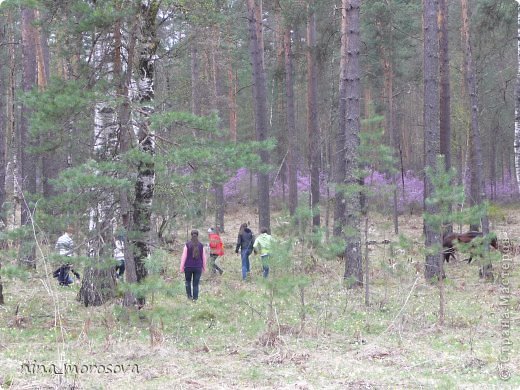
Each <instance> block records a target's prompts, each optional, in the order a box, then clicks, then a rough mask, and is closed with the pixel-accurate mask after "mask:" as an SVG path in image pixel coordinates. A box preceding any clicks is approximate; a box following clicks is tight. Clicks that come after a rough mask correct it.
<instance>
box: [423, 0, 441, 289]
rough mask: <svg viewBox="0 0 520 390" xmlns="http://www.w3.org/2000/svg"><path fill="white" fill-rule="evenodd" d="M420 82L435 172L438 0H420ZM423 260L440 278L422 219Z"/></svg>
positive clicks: (436, 240) (428, 186)
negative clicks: (421, 72) (421, 69)
mask: <svg viewBox="0 0 520 390" xmlns="http://www.w3.org/2000/svg"><path fill="white" fill-rule="evenodd" d="M423 33H424V52H423V81H424V110H423V122H424V159H425V160H424V165H425V168H429V169H431V170H432V172H435V171H436V166H437V155H438V154H439V152H440V129H439V126H440V125H439V60H438V58H439V57H438V56H439V38H438V26H437V1H436V0H424V3H423ZM433 190H434V188H433V183H432V181H431V179H430V178H429V177H428V176H426V177H425V179H424V199H425V200H426V199H427V198H429V197H431V195H432V194H433ZM424 210H425V212H426V213H428V214H430V215H433V214H436V213H437V211H438V208H437V207H436V206H435V205H432V204H430V203H426V202H425V204H424ZM424 234H425V247H426V259H425V263H426V264H425V265H426V266H425V270H424V277H425V278H426V280H431V279H432V278H433V277H434V276H437V277H439V278H440V277H441V273H442V271H441V269H440V267H439V265H440V264H442V263H440V261H439V259H440V258H441V255H440V253H434V252H435V250H434V248H435V246H436V245H438V244H440V241H441V240H440V232H439V231H438V230H437V229H436V228H435V227H433V226H431V225H430V224H428V223H427V222H426V220H425V222H424Z"/></svg>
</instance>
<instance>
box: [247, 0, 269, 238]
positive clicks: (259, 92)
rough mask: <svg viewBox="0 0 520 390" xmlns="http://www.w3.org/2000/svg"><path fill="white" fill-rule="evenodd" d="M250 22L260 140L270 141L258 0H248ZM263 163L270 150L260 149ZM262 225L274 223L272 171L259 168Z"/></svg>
mask: <svg viewBox="0 0 520 390" xmlns="http://www.w3.org/2000/svg"><path fill="white" fill-rule="evenodd" d="M247 10H248V23H249V50H250V55H251V62H252V68H253V82H254V88H253V102H254V106H255V129H256V140H257V141H260V142H262V141H266V140H267V138H268V135H269V122H268V115H267V114H268V112H267V84H266V78H265V69H264V55H263V49H264V44H263V38H262V27H261V23H262V20H261V19H259V18H258V17H259V15H261V12H260V10H261V5H259V4H256V3H255V0H247ZM258 154H259V156H260V160H261V161H262V164H265V165H267V164H269V152H268V151H267V150H266V149H263V148H262V149H260V151H259V152H258ZM257 177H258V225H259V226H260V227H264V228H266V229H269V228H270V226H271V210H270V205H269V203H270V201H269V173H265V172H258V174H257Z"/></svg>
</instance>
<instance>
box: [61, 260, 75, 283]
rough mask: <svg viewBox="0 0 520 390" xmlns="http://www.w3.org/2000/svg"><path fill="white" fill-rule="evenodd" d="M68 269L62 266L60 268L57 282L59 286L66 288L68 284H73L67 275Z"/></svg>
mask: <svg viewBox="0 0 520 390" xmlns="http://www.w3.org/2000/svg"><path fill="white" fill-rule="evenodd" d="M69 272H70V267H68V266H66V265H63V266H61V267H60V270H59V274H58V282H59V284H60V286H68V285H69V284H72V283H74V280H73V279H72V277H71V276H70V274H69Z"/></svg>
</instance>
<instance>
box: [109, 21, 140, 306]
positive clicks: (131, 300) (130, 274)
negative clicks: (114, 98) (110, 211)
mask: <svg viewBox="0 0 520 390" xmlns="http://www.w3.org/2000/svg"><path fill="white" fill-rule="evenodd" d="M137 27H138V26H137V23H136V22H134V25H133V26H132V27H131V29H130V34H129V35H130V36H129V38H128V59H127V64H126V73H125V74H124V77H123V73H122V69H120V68H118V67H117V65H118V62H116V67H115V69H114V72H115V77H116V79H119V80H120V85H119V88H118V92H119V95H120V96H122V97H123V102H122V104H121V105H120V107H119V110H118V113H119V115H118V119H119V149H120V153H121V154H124V153H126V152H128V151H129V150H130V145H131V140H132V138H133V134H134V131H133V128H132V125H131V108H130V99H131V96H130V94H129V86H130V85H131V83H132V79H133V75H132V69H134V61H133V59H134V55H135V45H136V40H137V37H136V34H137V33H136V30H137ZM118 31H119V30H118V29H117V26H116V35H115V38H116V39H115V40H116V48H118V49H116V51H119V50H120V48H121V45H122V41H121V36H120V34H119V33H118ZM119 196H120V202H121V220H122V225H123V227H124V229H125V230H126V231H127V232H130V231H133V226H134V225H133V214H132V213H131V208H130V202H129V200H128V198H129V194H128V193H127V191H126V190H124V189H123V190H121V192H120V195H119ZM123 242H124V254H125V273H124V275H125V278H126V281H127V282H128V283H132V284H135V283H137V271H136V266H135V260H134V251H133V248H131V246H130V245H129V239H128V235H125V237H124V240H123ZM137 302H138V301H137V297H135V296H134V294H133V293H132V292H131V291H128V290H127V291H125V296H124V299H123V305H124V306H126V307H130V306H134V305H136V304H137Z"/></svg>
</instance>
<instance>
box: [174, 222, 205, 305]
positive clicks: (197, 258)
mask: <svg viewBox="0 0 520 390" xmlns="http://www.w3.org/2000/svg"><path fill="white" fill-rule="evenodd" d="M180 271H181V272H183V273H184V278H185V284H186V295H187V296H188V299H193V300H194V301H196V300H197V299H198V298H199V281H200V277H201V275H202V273H203V272H204V271H206V253H205V252H204V246H203V245H202V244H201V243H200V241H199V232H198V230H192V231H191V240H190V241H188V242H187V243H186V245H184V250H183V252H182V258H181V267H180ZM192 284H193V288H192Z"/></svg>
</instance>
